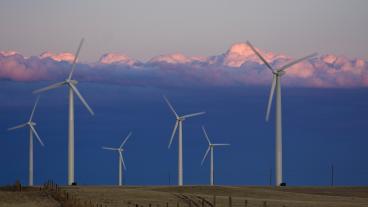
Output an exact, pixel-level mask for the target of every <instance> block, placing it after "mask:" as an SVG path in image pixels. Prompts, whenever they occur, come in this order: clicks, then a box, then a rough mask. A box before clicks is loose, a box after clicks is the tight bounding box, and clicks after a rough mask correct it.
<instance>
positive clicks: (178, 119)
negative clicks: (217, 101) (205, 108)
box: [163, 96, 206, 148]
mask: <svg viewBox="0 0 368 207" xmlns="http://www.w3.org/2000/svg"><path fill="white" fill-rule="evenodd" d="M163 97H164V100H165V101H166V103H167V105H168V106H169V108H170V109H171V111H172V112H173V114H174V116H175V118H176V122H175V126H174V129H173V131H172V134H171V138H170V142H169V146H168V148H170V146H171V143H172V141H173V139H174V136H175V133H176V131H177V128H178V126H179V125H181V124H182V123H183V121H185V120H186V119H187V118H191V117H195V116H200V115H203V114H205V113H206V112H198V113H192V114H187V115H183V116H179V115H178V114H177V113H176V111H175V109H174V107H173V106H172V105H171V103H170V102H169V100H168V99H167V98H166V96H163Z"/></svg>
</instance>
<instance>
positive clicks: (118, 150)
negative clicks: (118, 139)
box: [102, 132, 132, 170]
mask: <svg viewBox="0 0 368 207" xmlns="http://www.w3.org/2000/svg"><path fill="white" fill-rule="evenodd" d="M130 136H132V132H129V134H128V136H126V137H125V139H124V141H123V142H122V143H121V144H120V146H119V148H117V147H102V149H104V150H111V151H117V152H118V153H119V157H120V159H121V162H122V164H123V166H124V169H125V170H126V166H125V163H124V157H123V152H124V148H123V147H124V145H125V143H126V142H127V141H128V139H129V138H130Z"/></svg>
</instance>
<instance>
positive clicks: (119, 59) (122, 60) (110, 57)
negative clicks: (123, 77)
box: [98, 53, 138, 66]
mask: <svg viewBox="0 0 368 207" xmlns="http://www.w3.org/2000/svg"><path fill="white" fill-rule="evenodd" d="M98 62H99V63H100V64H126V65H131V66H132V65H134V64H136V63H138V61H137V60H135V59H133V58H130V57H129V56H127V55H125V54H120V53H106V54H104V55H102V56H101V58H100V60H99V61H98Z"/></svg>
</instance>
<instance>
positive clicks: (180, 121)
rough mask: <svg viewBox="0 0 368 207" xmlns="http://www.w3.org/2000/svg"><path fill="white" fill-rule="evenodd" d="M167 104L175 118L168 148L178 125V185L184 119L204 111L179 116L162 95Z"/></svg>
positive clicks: (180, 170) (180, 181) (181, 183)
mask: <svg viewBox="0 0 368 207" xmlns="http://www.w3.org/2000/svg"><path fill="white" fill-rule="evenodd" d="M163 97H164V99H165V101H166V103H167V105H169V107H170V109H171V111H172V112H173V113H174V115H175V118H176V122H175V126H174V129H173V131H172V134H171V138H170V143H169V146H168V148H169V149H170V147H171V143H172V141H173V139H174V135H175V133H176V131H177V130H176V129H177V128H178V127H179V132H178V133H179V135H178V139H179V140H178V185H179V186H182V185H183V122H184V120H186V119H187V118H191V117H194V116H199V115H203V114H205V113H206V112H198V113H193V114H187V115H183V116H179V115H178V114H177V113H176V111H175V110H174V108H173V106H172V105H171V104H170V102H169V100H168V99H167V98H166V97H165V96H163Z"/></svg>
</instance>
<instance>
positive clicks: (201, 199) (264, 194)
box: [0, 186, 368, 207]
mask: <svg viewBox="0 0 368 207" xmlns="http://www.w3.org/2000/svg"><path fill="white" fill-rule="evenodd" d="M60 190H61V191H65V192H67V193H68V196H69V197H73V198H75V199H77V200H79V201H80V203H86V204H89V203H98V204H100V205H102V206H113V207H114V206H116V207H117V206H131V207H135V206H139V207H150V206H151V207H166V206H169V207H170V206H173V207H177V206H178V205H179V206H183V207H189V206H191V207H202V206H205V207H212V206H214V198H215V197H216V201H215V206H219V207H220V206H221V207H222V206H224V207H225V206H226V207H227V206H233V207H245V206H270V207H271V206H280V207H282V206H297V207H299V206H300V207H307V206H316V207H319V206H320V207H322V206H323V207H329V206H331V207H333V206H334V207H336V206H337V207H339V206H341V207H343V206H344V207H346V206H368V187H256V186H254V187H251V186H250V187H244V186H214V187H210V186H184V187H174V186H159V187H157V186H155V187H149V186H147V187H140V186H123V187H117V186H65V187H61V188H60ZM214 195H215V196H214ZM57 202H58V201H56V200H54V199H53V198H52V197H51V196H48V195H47V194H45V192H43V191H39V188H37V187H35V188H33V190H31V189H28V190H25V191H24V192H7V191H4V190H0V206H62V205H61V203H59V204H58V203H57ZM76 206H77V205H76ZM86 206H88V205H86Z"/></svg>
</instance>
